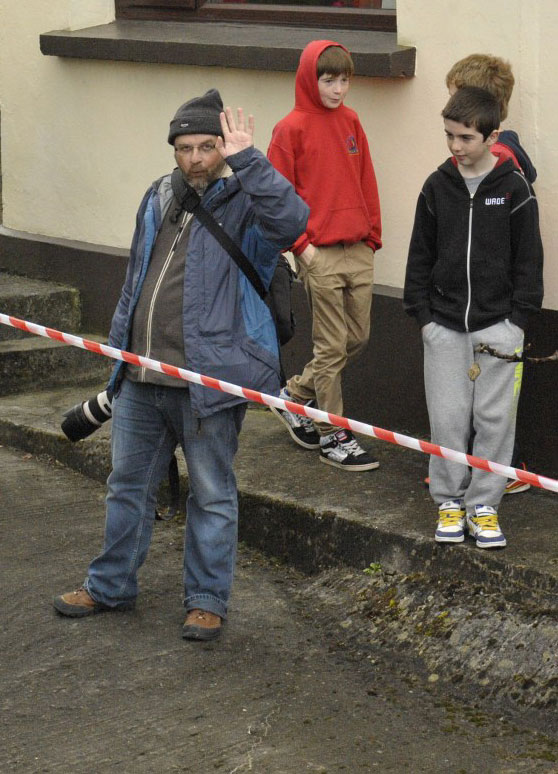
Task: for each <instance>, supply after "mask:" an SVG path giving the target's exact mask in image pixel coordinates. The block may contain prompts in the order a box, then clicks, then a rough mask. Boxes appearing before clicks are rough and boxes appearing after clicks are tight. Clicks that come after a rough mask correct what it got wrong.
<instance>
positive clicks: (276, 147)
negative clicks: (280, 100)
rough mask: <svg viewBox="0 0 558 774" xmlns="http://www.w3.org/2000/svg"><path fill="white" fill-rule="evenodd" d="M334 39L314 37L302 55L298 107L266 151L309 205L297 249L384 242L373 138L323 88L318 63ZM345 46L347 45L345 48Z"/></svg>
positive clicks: (375, 245)
mask: <svg viewBox="0 0 558 774" xmlns="http://www.w3.org/2000/svg"><path fill="white" fill-rule="evenodd" d="M328 46H340V47H341V48H344V46H341V44H340V43H334V42H333V41H331V40H314V41H313V42H312V43H309V44H308V45H307V46H306V48H305V49H304V51H303V52H302V55H301V57H300V62H299V65H298V70H297V72H296V81H295V108H294V110H291V112H290V113H289V114H288V115H286V116H285V118H283V119H282V120H281V121H279V123H278V124H277V126H276V127H275V129H274V130H273V134H272V136H271V143H270V146H269V148H268V151H267V155H268V158H269V160H270V161H271V163H272V164H273V166H274V167H275V168H276V169H278V170H279V172H281V174H282V175H284V176H285V177H286V178H287V179H288V180H290V181H291V183H292V184H293V185H294V187H295V189H296V192H297V193H298V194H299V196H301V197H302V198H303V199H304V201H305V202H306V203H307V204H308V205H309V207H310V218H309V220H308V225H307V228H306V232H305V233H304V234H302V236H300V237H299V238H298V239H297V241H296V242H295V244H294V245H293V246H292V250H293V252H294V253H295V254H296V255H299V254H300V253H301V252H302V251H303V250H304V249H305V248H306V247H307V246H308V244H309V243H312V244H313V245H316V246H317V247H319V246H320V245H322V246H323V245H333V244H338V243H340V242H344V243H348V244H353V243H355V242H361V241H364V242H366V244H367V245H369V246H370V247H371V248H372V249H373V250H378V249H379V248H380V247H381V246H382V240H381V234H382V225H381V218H380V201H379V198H378V187H377V185H376V176H375V174H374V167H373V166H372V160H371V158H370V151H369V150H368V141H367V139H366V135H365V134H364V131H363V129H362V126H361V124H360V121H359V119H358V116H357V114H356V113H355V111H354V110H351V109H350V108H348V107H345V105H340V107H338V108H333V109H331V108H326V107H324V105H323V104H322V101H321V99H320V94H319V91H318V76H317V71H316V63H317V61H318V57H319V56H320V54H321V53H322V51H323V50H324V49H325V48H327V47H328ZM345 50H346V49H345Z"/></svg>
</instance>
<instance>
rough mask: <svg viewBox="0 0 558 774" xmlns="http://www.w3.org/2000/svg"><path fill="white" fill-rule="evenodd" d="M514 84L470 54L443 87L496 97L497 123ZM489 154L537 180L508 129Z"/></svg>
mask: <svg viewBox="0 0 558 774" xmlns="http://www.w3.org/2000/svg"><path fill="white" fill-rule="evenodd" d="M514 84H515V78H514V77H513V72H512V67H511V64H510V63H509V62H506V61H505V60H504V59H502V58H501V57H499V56H493V55H492V54H469V56H466V57H464V58H463V59H460V60H459V61H458V62H456V63H455V64H454V65H453V67H451V69H450V70H449V72H448V74H447V75H446V86H447V88H448V91H449V93H450V96H451V95H453V94H455V92H456V91H457V89H461V88H463V87H464V86H477V87H478V88H480V89H486V90H487V91H489V92H490V93H491V94H492V95H493V96H494V97H496V99H497V100H498V104H499V106H500V122H502V121H504V120H505V119H506V118H507V116H508V105H509V101H510V99H511V96H512V92H513V87H514ZM491 152H492V153H494V154H497V155H499V156H500V157H501V158H510V159H511V160H512V161H513V163H514V164H515V166H516V167H517V168H518V169H520V170H521V171H522V172H523V174H524V175H525V177H526V178H527V180H528V181H529V182H530V183H534V182H535V180H536V179H537V170H536V169H535V167H534V165H533V163H532V161H531V159H530V158H529V155H528V154H527V151H526V150H525V149H524V148H523V147H522V145H521V143H520V141H519V136H518V135H517V133H516V132H513V131H511V130H510V129H505V130H504V131H501V132H500V133H499V135H498V139H497V140H496V142H495V143H494V144H493V145H492V147H491ZM512 467H514V468H524V469H526V465H525V462H524V460H523V457H522V454H521V450H520V448H519V444H518V443H517V442H516V443H515V446H514V452H513V458H512ZM529 488H530V485H529V484H527V483H525V482H524V481H518V480H517V479H515V478H510V479H508V482H507V484H506V489H505V494H515V493H517V492H524V491H525V490H527V489H529Z"/></svg>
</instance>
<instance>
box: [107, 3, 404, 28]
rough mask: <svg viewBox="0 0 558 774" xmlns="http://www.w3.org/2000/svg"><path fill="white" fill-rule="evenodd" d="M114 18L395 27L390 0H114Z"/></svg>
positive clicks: (336, 26)
mask: <svg viewBox="0 0 558 774" xmlns="http://www.w3.org/2000/svg"><path fill="white" fill-rule="evenodd" d="M115 8H116V18H117V19H136V20H142V19H143V20H149V21H155V20H157V21H178V22H185V21H190V22H194V21H195V22H216V21H219V22H242V23H246V24H280V25H282V26H285V25H288V26H297V27H325V28H326V29H327V28H335V29H356V30H362V31H366V30H375V31H380V32H395V31H396V14H395V2H394V0H283V2H282V3H278V2H276V0H208V2H205V1H204V0H116V1H115Z"/></svg>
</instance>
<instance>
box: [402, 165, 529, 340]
mask: <svg viewBox="0 0 558 774" xmlns="http://www.w3.org/2000/svg"><path fill="white" fill-rule="evenodd" d="M542 270H543V249H542V243H541V237H540V233H539V219H538V207H537V200H536V198H535V194H534V192H533V189H532V187H531V185H530V184H529V182H528V181H527V180H526V179H525V177H524V176H523V175H522V174H521V172H519V171H518V170H517V169H516V168H515V167H514V164H513V162H512V161H509V160H508V161H504V162H503V163H502V162H500V161H499V162H498V163H497V164H496V166H495V167H494V169H493V170H492V171H491V172H490V173H489V174H488V175H487V176H486V177H485V178H484V180H483V181H482V182H481V184H480V185H479V187H478V189H477V191H476V193H475V195H474V196H473V197H471V195H470V194H469V190H468V188H467V186H466V184H465V181H464V180H463V177H462V176H461V174H460V172H459V170H458V169H457V166H456V164H455V161H454V160H453V159H447V160H446V161H445V162H444V163H443V164H442V165H441V166H440V167H438V169H437V170H436V171H435V172H434V173H433V174H432V175H430V177H429V178H428V179H427V181H426V183H425V184H424V188H423V189H422V191H421V193H420V196H419V199H418V203H417V209H416V214H415V223H414V227H413V233H412V236H411V244H410V247H409V258H408V261H407V273H406V277H405V290H404V296H403V305H404V308H405V311H406V312H407V313H408V314H410V315H413V316H414V317H416V318H417V322H418V324H419V326H420V327H422V326H423V325H426V323H428V322H430V321H432V320H433V321H434V322H437V323H440V325H444V326H445V327H446V328H452V329H453V330H456V331H477V330H481V329H483V328H487V327H488V326H490V325H494V324H495V323H497V322H500V321H501V320H504V319H506V318H509V319H510V320H511V321H512V322H514V323H515V324H516V325H518V326H519V327H520V328H523V329H524V328H525V326H526V324H527V319H528V317H529V315H530V314H532V313H533V312H537V311H539V310H540V308H541V304H542V298H543V278H542Z"/></svg>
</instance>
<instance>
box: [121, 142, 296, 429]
mask: <svg viewBox="0 0 558 774" xmlns="http://www.w3.org/2000/svg"><path fill="white" fill-rule="evenodd" d="M227 163H228V164H229V166H230V168H231V169H232V171H233V175H231V177H228V178H222V179H220V180H218V181H217V182H216V183H214V184H213V185H211V186H210V188H209V189H208V190H207V191H206V193H205V195H204V197H203V199H202V204H203V206H204V207H205V208H206V209H207V210H209V211H210V212H212V214H213V216H214V217H215V218H216V219H217V221H218V222H219V223H220V224H221V225H222V226H223V227H224V229H225V231H226V232H227V233H228V234H229V236H230V237H231V238H232V239H233V240H234V241H235V242H236V243H237V244H238V245H239V246H240V247H241V248H242V250H243V252H244V254H245V255H246V257H247V258H248V259H249V260H250V261H251V262H252V264H253V265H254V267H255V268H256V270H257V271H258V273H259V275H260V277H261V279H262V282H263V284H264V286H265V287H266V288H267V287H269V284H270V282H271V279H272V277H273V272H274V270H275V265H276V263H277V257H278V254H279V252H280V251H281V250H283V249H285V248H286V247H287V246H288V245H290V244H292V243H293V242H294V241H295V240H296V239H297V238H298V237H299V236H300V234H301V233H302V232H303V231H304V230H305V228H306V222H307V220H308V212H309V210H308V207H307V205H306V204H305V203H304V202H303V201H302V199H301V198H300V197H299V196H297V194H296V193H295V190H294V188H293V187H292V186H291V184H290V183H289V182H288V181H287V180H286V179H285V178H284V177H283V176H282V175H281V174H279V173H278V172H277V171H276V170H275V169H274V168H273V166H272V165H271V164H270V162H269V161H268V160H267V159H266V158H265V156H264V155H263V154H262V153H261V152H260V151H258V150H256V149H255V148H253V147H252V148H247V149H245V150H243V151H241V152H240V153H236V154H234V155H233V156H229V157H228V158H227ZM170 179H171V176H170V174H169V175H166V176H165V177H162V178H160V179H159V180H157V181H156V182H155V183H153V185H152V186H151V187H150V188H149V190H148V191H147V192H146V193H145V195H144V197H143V200H142V202H141V204H140V207H139V210H138V214H137V218H136V230H135V233H134V237H133V240H132V246H131V250H130V259H129V262H128V269H127V273H126V280H125V282H124V286H123V288H122V293H121V296H120V299H119V301H118V304H117V306H116V310H115V313H114V316H113V319H112V324H111V329H110V334H109V344H110V346H112V347H116V348H118V349H127V346H128V343H129V340H130V331H131V326H132V320H133V316H134V309H135V307H136V304H137V301H138V299H139V296H140V293H141V289H142V285H143V281H144V279H145V275H146V272H147V267H148V265H149V261H150V258H151V253H152V250H153V245H154V243H155V240H156V238H157V234H158V231H159V228H160V227H161V223H162V221H163V219H164V217H165V214H166V212H167V210H168V208H169V206H170V205H171V202H172V198H173V194H172V188H171V183H170ZM183 298H184V302H183V334H184V349H185V353H186V362H187V365H188V369H189V370H191V371H195V372H197V373H201V374H204V375H205V376H211V377H214V378H217V379H221V380H223V381H227V382H232V383H233V384H238V385H241V386H243V387H248V388H250V389H254V390H260V391H262V392H267V393H272V394H273V393H275V394H277V393H278V391H279V352H278V345H277V335H276V332H275V325H274V322H273V319H272V317H271V314H270V312H269V309H268V307H267V305H266V304H265V303H264V302H263V301H262V300H261V299H260V297H259V296H258V294H257V293H256V291H255V290H254V288H253V286H252V285H251V283H250V281H249V280H248V279H247V278H246V277H245V276H244V274H243V273H242V272H241V271H240V270H239V269H238V267H237V266H236V264H235V263H234V262H233V260H232V258H231V257H230V256H229V254H228V253H227V252H226V251H225V250H224V249H223V248H222V247H221V245H220V244H219V243H218V242H217V241H216V240H215V239H214V237H212V236H211V234H210V233H209V232H208V231H207V230H206V229H205V228H204V227H203V226H202V225H201V224H200V223H199V221H197V220H196V219H194V221H193V222H192V227H191V230H190V235H189V239H188V242H187V253H186V266H185V271H184V297H183ZM171 365H172V363H171ZM123 366H124V364H123V363H122V362H120V361H119V362H117V364H116V365H115V368H114V370H113V373H112V376H111V380H110V383H109V384H110V387H111V388H112V389H115V388H116V387H117V386H118V384H119V382H120V380H121V379H122V376H123ZM190 398H191V405H192V410H193V412H194V413H195V415H196V416H198V417H200V418H201V417H205V416H209V415H210V414H212V413H214V412H216V411H220V410H221V409H224V408H227V407H229V406H232V405H234V404H236V403H240V402H243V400H244V399H243V398H239V397H236V396H234V395H229V394H228V393H223V392H220V391H218V390H214V389H212V388H208V387H203V386H201V385H197V384H193V383H190Z"/></svg>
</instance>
